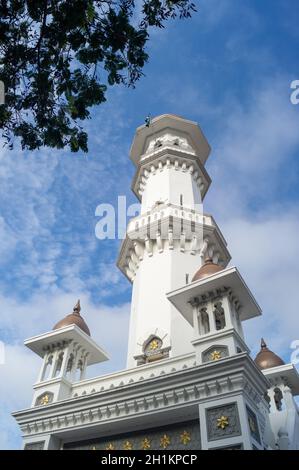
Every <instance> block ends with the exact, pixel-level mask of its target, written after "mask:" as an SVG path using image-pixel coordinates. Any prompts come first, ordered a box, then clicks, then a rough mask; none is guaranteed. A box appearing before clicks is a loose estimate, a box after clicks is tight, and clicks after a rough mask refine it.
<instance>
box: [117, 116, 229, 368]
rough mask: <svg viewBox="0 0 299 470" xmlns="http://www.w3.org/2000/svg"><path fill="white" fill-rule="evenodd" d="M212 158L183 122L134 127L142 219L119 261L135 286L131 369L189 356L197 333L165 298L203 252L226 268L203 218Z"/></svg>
mask: <svg viewBox="0 0 299 470" xmlns="http://www.w3.org/2000/svg"><path fill="white" fill-rule="evenodd" d="M209 153H210V147H209V144H208V142H207V141H206V139H205V137H204V135H203V133H202V132H201V130H200V128H199V127H198V125H197V124H196V123H195V122H192V121H189V120H186V119H182V118H180V117H178V116H175V115H168V114H166V115H162V116H159V117H157V118H155V119H153V120H152V122H151V123H150V124H149V125H148V126H146V125H145V126H141V127H139V128H138V129H137V132H136V135H135V138H134V141H133V144H132V147H131V154H130V155H131V159H132V161H133V162H134V164H135V166H136V174H135V177H134V180H133V185H132V189H133V191H134V193H135V194H136V196H137V197H138V199H139V200H140V201H141V214H140V216H138V217H135V218H134V219H132V220H131V221H130V223H129V224H128V228H127V234H126V238H125V240H124V242H123V244H122V247H121V250H120V255H119V259H118V267H119V268H120V269H121V270H122V272H123V273H124V274H125V275H126V276H127V277H128V278H129V280H130V281H131V282H132V283H133V291H132V304H131V319H130V333H129V347H128V359H127V365H128V367H135V366H136V365H138V364H144V363H147V362H151V361H154V360H157V359H161V358H165V357H174V356H178V355H182V354H186V353H189V352H192V350H193V348H192V345H191V342H190V341H191V340H192V338H193V332H192V328H191V327H190V325H189V324H188V322H186V321H185V320H184V318H183V317H182V316H181V315H180V314H179V313H178V311H177V309H176V308H175V307H174V306H173V305H172V304H171V303H170V302H168V300H167V298H166V292H169V291H172V290H174V289H176V288H178V287H179V286H181V285H183V284H186V283H188V282H190V277H191V276H192V275H193V273H194V272H195V271H196V269H197V268H198V264H199V258H200V257H199V256H198V255H199V254H200V255H201V259H202V262H203V261H204V258H205V256H207V255H208V256H212V257H213V259H214V261H216V262H218V263H219V264H221V265H222V266H223V267H225V266H226V265H227V263H228V261H229V259H230V256H229V253H228V251H227V249H226V242H225V240H224V238H223V236H222V234H221V232H220V231H219V229H218V227H217V225H216V224H215V222H214V220H213V218H212V217H211V216H205V215H203V213H202V200H203V198H204V196H205V194H206V192H207V189H208V187H209V184H210V178H209V176H208V174H207V172H206V170H205V168H204V165H205V162H206V160H207V158H208V156H209ZM158 273H159V275H157V274H158Z"/></svg>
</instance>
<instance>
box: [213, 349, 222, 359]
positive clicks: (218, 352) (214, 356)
mask: <svg viewBox="0 0 299 470" xmlns="http://www.w3.org/2000/svg"><path fill="white" fill-rule="evenodd" d="M211 359H212V361H218V359H221V352H220V351H213V352H212V353H211Z"/></svg>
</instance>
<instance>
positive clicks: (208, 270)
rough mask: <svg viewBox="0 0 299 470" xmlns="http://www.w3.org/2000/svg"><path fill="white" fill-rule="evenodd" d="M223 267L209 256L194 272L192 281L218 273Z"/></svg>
mask: <svg viewBox="0 0 299 470" xmlns="http://www.w3.org/2000/svg"><path fill="white" fill-rule="evenodd" d="M222 270H223V268H222V267H221V266H219V264H215V263H213V260H212V259H211V258H208V259H207V260H206V261H205V262H204V264H203V265H202V266H201V267H200V268H199V270H198V271H197V272H196V273H195V274H194V276H193V278H192V282H194V281H199V280H200V279H204V278H205V277H209V276H211V275H212V274H216V273H218V272H219V271H222Z"/></svg>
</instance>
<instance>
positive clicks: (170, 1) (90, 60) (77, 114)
mask: <svg viewBox="0 0 299 470" xmlns="http://www.w3.org/2000/svg"><path fill="white" fill-rule="evenodd" d="M193 11H195V6H194V4H193V3H191V0H142V1H141V4H140V11H139V12H138V10H137V7H136V4H135V2H134V0H115V1H114V0H106V1H104V0H0V80H2V81H3V82H4V84H5V104H4V105H1V106H0V127H1V129H2V135H3V137H4V139H5V142H6V143H7V144H8V145H9V147H10V148H12V147H13V140H14V136H18V137H19V138H20V139H21V144H22V148H23V149H29V150H33V149H36V148H39V147H41V146H48V147H53V148H64V147H67V146H69V147H70V149H71V150H72V151H73V152H77V151H78V150H80V149H81V150H83V151H85V152H86V151H87V150H88V148H87V138H88V136H87V133H86V132H85V131H84V130H83V128H82V121H84V120H85V119H87V118H90V108H91V107H92V106H94V105H99V104H101V103H103V102H104V101H105V100H106V98H105V94H106V90H107V85H111V86H112V85H115V84H123V85H125V86H134V85H135V83H136V82H137V80H138V79H139V78H140V77H141V75H142V69H143V67H144V65H145V63H146V62H147V60H148V54H147V52H146V50H145V49H146V43H147V41H148V39H149V30H150V28H152V27H158V28H162V27H164V23H165V21H167V20H169V19H173V18H176V17H180V18H187V17H190V16H191V14H192V12H193ZM138 16H139V17H140V19H139V20H137V17H138Z"/></svg>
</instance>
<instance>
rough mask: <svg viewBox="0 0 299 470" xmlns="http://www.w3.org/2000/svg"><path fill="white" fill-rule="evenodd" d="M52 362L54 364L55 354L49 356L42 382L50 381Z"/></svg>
mask: <svg viewBox="0 0 299 470" xmlns="http://www.w3.org/2000/svg"><path fill="white" fill-rule="evenodd" d="M52 362H53V354H50V356H48V358H47V360H46V363H45V365H44V371H43V375H42V380H48V379H49V378H50V377H49V375H50V370H51V365H52Z"/></svg>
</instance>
